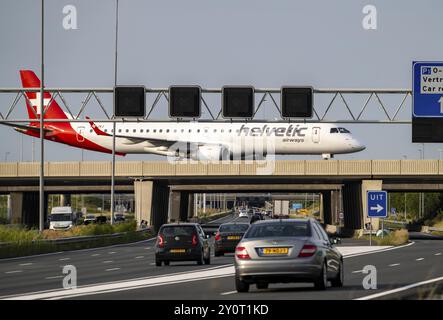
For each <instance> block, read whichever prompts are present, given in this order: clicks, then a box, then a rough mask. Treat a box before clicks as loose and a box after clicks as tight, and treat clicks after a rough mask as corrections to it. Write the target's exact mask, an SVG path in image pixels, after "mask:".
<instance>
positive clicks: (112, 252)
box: [108, 251, 117, 254]
mask: <svg viewBox="0 0 443 320" xmlns="http://www.w3.org/2000/svg"><path fill="white" fill-rule="evenodd" d="M114 253H117V252H115V251H111V252H108V254H114Z"/></svg>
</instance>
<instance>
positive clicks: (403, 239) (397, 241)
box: [376, 229, 409, 246]
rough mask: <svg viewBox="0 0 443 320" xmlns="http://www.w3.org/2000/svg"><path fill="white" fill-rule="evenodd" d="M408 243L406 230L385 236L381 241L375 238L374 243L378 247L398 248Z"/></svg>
mask: <svg viewBox="0 0 443 320" xmlns="http://www.w3.org/2000/svg"><path fill="white" fill-rule="evenodd" d="M408 241H409V233H408V230H405V229H401V230H396V231H394V232H391V233H389V234H388V235H385V236H384V237H383V239H381V238H377V239H376V242H377V245H379V246H400V245H402V244H405V243H407V242H408Z"/></svg>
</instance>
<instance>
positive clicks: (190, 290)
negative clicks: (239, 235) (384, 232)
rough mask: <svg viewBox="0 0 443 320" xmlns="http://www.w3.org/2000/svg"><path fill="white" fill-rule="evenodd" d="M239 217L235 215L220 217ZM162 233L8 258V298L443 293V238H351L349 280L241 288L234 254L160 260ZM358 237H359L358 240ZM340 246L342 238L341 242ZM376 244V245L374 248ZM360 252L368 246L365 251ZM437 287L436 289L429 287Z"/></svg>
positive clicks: (0, 270)
mask: <svg viewBox="0 0 443 320" xmlns="http://www.w3.org/2000/svg"><path fill="white" fill-rule="evenodd" d="M233 219H239V218H236V217H233V216H228V217H225V218H223V219H220V221H219V222H225V221H230V220H233ZM154 241H155V240H153V239H152V240H146V241H142V242H138V243H133V244H124V245H116V246H111V247H105V248H98V249H88V250H79V251H71V252H62V253H54V254H46V255H39V256H32V257H23V258H15V259H3V260H0V299H17V298H18V299H88V300H90V299H131V300H134V299H161V300H167V299H178V300H183V299H186V300H189V299H203V300H208V299H229V300H233V299H234V300H235V299H239V300H246V299H265V300H272V299H327V300H331V299H400V298H408V297H409V298H411V297H412V298H414V299H417V298H423V299H425V298H435V297H437V296H441V295H442V292H441V288H442V286H441V285H442V284H443V241H442V240H414V242H412V243H410V244H408V245H405V246H401V247H397V248H383V249H382V250H379V249H377V250H376V251H372V252H366V251H367V249H368V248H367V247H366V248H365V247H363V248H361V247H356V246H350V245H347V242H346V240H344V243H343V246H342V247H341V249H340V250H342V252H344V254H345V263H344V265H345V285H344V287H343V288H332V287H329V288H328V289H327V290H326V291H316V290H314V288H313V285H312V284H309V283H307V284H302V283H299V284H271V285H270V286H269V289H266V290H258V289H256V287H255V286H251V289H250V292H249V293H237V292H236V291H235V286H234V276H233V274H234V268H233V255H226V256H223V257H213V256H212V258H211V264H210V265H203V266H198V265H197V264H196V263H193V262H183V263H179V262H177V263H171V265H170V266H162V267H156V266H155V264H154V248H153V246H154ZM353 244H354V243H352V245H353ZM339 247H340V246H339ZM372 250H374V248H373V249H372ZM357 252H360V253H359V254H357ZM66 265H74V266H75V267H76V269H77V276H78V279H77V288H76V289H69V290H66V289H63V286H62V284H63V278H64V277H65V276H66V275H65V274H63V272H62V270H63V267H64V266H66ZM367 265H373V266H375V267H376V270H377V289H375V290H366V289H364V288H363V285H362V283H363V278H364V277H365V276H366V274H364V273H363V271H362V270H363V268H364V267H365V266H367ZM423 288H427V289H429V288H437V289H436V290H434V292H433V294H434V295H433V296H432V297H429V296H428V290H423Z"/></svg>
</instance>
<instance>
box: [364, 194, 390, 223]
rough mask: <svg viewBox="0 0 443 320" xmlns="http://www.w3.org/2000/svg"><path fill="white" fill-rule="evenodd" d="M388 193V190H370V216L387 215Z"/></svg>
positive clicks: (383, 216) (380, 216) (382, 216)
mask: <svg viewBox="0 0 443 320" xmlns="http://www.w3.org/2000/svg"><path fill="white" fill-rule="evenodd" d="M387 202H388V193H387V192H386V191H368V217H369V218H386V217H387V213H388V210H387Z"/></svg>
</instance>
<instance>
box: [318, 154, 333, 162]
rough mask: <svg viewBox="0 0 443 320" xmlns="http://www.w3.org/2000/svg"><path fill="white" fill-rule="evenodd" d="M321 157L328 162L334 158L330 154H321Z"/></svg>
mask: <svg viewBox="0 0 443 320" xmlns="http://www.w3.org/2000/svg"><path fill="white" fill-rule="evenodd" d="M321 157H322V158H323V160H329V159H332V158H334V155H333V154H331V153H323V154H322V155H321Z"/></svg>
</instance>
